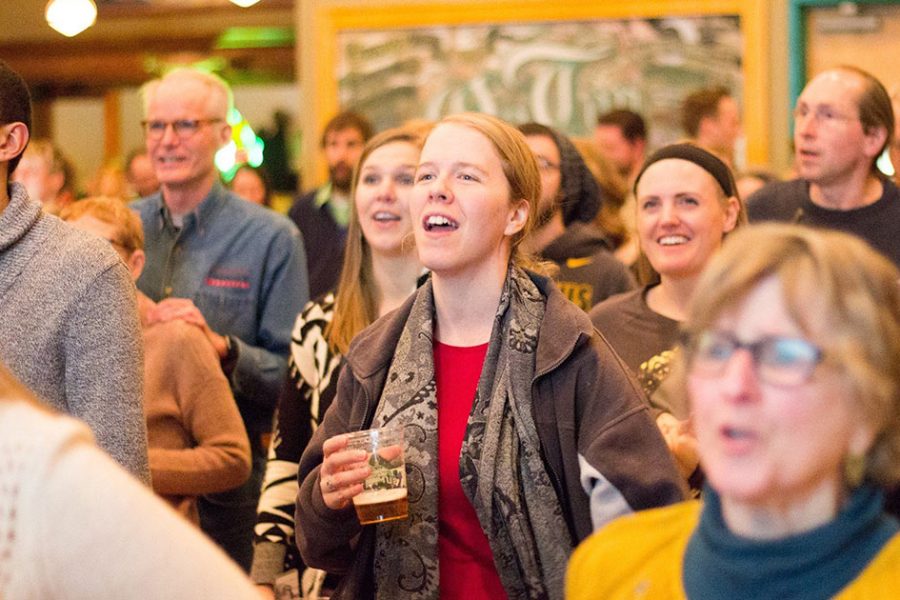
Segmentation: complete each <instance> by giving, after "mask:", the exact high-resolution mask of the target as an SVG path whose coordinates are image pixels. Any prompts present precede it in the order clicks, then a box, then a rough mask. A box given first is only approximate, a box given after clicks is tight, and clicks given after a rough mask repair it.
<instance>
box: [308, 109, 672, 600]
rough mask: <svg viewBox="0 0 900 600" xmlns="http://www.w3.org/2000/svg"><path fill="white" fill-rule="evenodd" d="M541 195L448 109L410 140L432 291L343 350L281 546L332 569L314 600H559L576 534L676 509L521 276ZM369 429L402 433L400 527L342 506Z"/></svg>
mask: <svg viewBox="0 0 900 600" xmlns="http://www.w3.org/2000/svg"><path fill="white" fill-rule="evenodd" d="M540 193H541V179H540V171H539V170H538V166H537V161H536V159H535V157H534V153H533V152H532V150H531V149H530V148H529V147H528V145H527V143H526V141H525V138H524V136H523V135H522V134H521V133H520V132H519V131H517V130H516V129H515V128H514V127H512V126H510V125H508V124H506V123H504V122H503V121H500V120H499V119H497V118H495V117H491V116H488V115H484V114H477V113H466V114H460V115H453V116H449V117H446V118H444V119H443V120H442V121H440V122H439V123H438V124H437V125H436V126H435V128H434V129H433V130H432V131H431V133H430V134H429V135H428V137H427V139H426V141H425V145H424V147H423V149H422V152H421V155H420V157H419V165H418V168H417V170H416V185H415V188H414V190H413V194H412V198H411V200H410V213H411V215H412V226H413V231H414V233H415V240H416V249H417V252H418V255H419V259H420V260H421V261H422V264H423V265H424V266H425V267H426V268H429V269H430V270H431V277H430V278H429V279H428V281H426V282H425V283H424V284H423V285H422V286H421V287H419V288H418V290H417V291H416V293H415V294H414V295H413V296H412V297H411V298H410V299H408V300H407V301H406V302H405V303H404V304H403V305H402V306H401V307H400V308H399V309H397V310H395V311H394V312H392V313H389V314H387V315H385V316H384V317H383V318H381V319H379V320H378V321H376V322H375V323H373V324H372V326H370V327H369V328H367V329H366V330H365V331H364V332H362V333H361V334H359V335H358V336H357V338H356V339H355V340H354V343H353V346H352V348H351V350H350V352H349V353H348V354H347V355H346V357H345V358H346V365H345V367H344V369H343V371H342V374H341V378H340V381H339V382H338V392H337V396H336V398H335V401H334V403H333V404H332V405H331V408H330V409H329V410H328V413H327V414H326V416H325V419H324V420H323V421H322V424H321V426H320V427H319V428H318V429H316V432H315V434H313V438H312V441H311V442H310V445H309V447H308V448H307V449H306V451H305V452H304V453H303V457H302V458H301V461H300V468H299V474H298V477H299V479H300V481H301V484H300V493H299V495H298V496H297V515H296V527H297V543H298V547H299V548H300V551H301V553H302V555H303V558H304V560H306V561H307V563H308V564H310V565H312V566H316V567H319V568H324V569H326V570H329V571H333V572H340V573H343V575H342V577H341V582H340V585H339V588H338V589H337V590H336V591H335V592H334V594H333V595H332V598H371V597H374V596H375V594H376V591H377V594H378V596H379V597H381V598H403V597H406V596H408V595H409V593H408V592H406V591H405V590H404V588H405V589H409V588H410V586H415V587H416V589H417V592H418V593H420V594H422V596H423V597H433V598H436V597H438V595H439V594H440V595H443V597H446V598H471V599H473V600H474V598H503V597H513V598H559V597H561V596H562V590H563V574H564V569H565V563H566V561H567V560H568V555H569V553H570V551H571V549H572V548H573V547H574V545H575V544H576V543H577V542H578V541H579V540H581V539H583V538H584V537H585V536H587V535H588V533H590V532H591V531H592V529H593V528H595V527H599V526H600V525H601V524H603V523H605V522H607V521H609V520H610V519H612V518H614V517H616V516H618V515H621V514H624V513H628V512H631V511H632V510H640V509H642V508H648V507H650V506H659V505H663V504H667V503H670V502H674V501H677V500H678V499H680V498H682V496H683V491H684V490H683V485H682V483H681V481H680V478H679V476H678V474H677V472H676V470H675V466H674V464H673V463H672V460H671V458H670V456H669V454H668V452H667V450H666V448H665V442H664V441H663V439H662V438H661V436H660V435H659V431H658V430H657V429H656V427H655V425H654V424H653V421H652V420H651V418H650V416H649V414H648V413H647V410H646V408H645V407H644V404H643V399H642V398H641V395H640V392H639V390H638V389H637V388H636V387H635V386H634V383H633V382H632V379H631V377H629V376H628V374H627V372H626V371H625V369H624V367H623V366H622V365H621V362H620V361H619V360H618V359H616V357H615V355H614V353H613V352H612V350H611V348H610V347H609V346H608V345H607V343H606V342H605V340H603V338H602V337H600V336H597V335H593V328H592V327H591V324H590V321H589V320H588V318H587V316H586V315H585V314H584V313H583V312H582V311H581V310H580V309H578V308H577V307H576V306H575V305H573V304H572V303H571V302H569V301H568V300H567V299H566V298H565V297H564V296H563V294H562V293H561V292H560V291H559V289H558V288H557V287H556V285H555V284H554V283H553V282H552V281H550V280H549V279H547V278H545V277H541V276H539V275H537V274H533V273H529V272H527V271H525V270H524V265H526V264H527V262H526V261H527V259H526V258H525V257H524V255H523V254H522V251H521V249H520V248H519V244H520V243H521V241H522V240H523V239H524V238H525V237H527V235H528V229H529V228H530V227H531V226H532V224H533V222H534V221H535V219H536V217H537V211H538V208H537V206H538V202H539V201H540ZM385 425H392V426H400V427H404V428H405V430H406V431H407V440H408V443H407V451H406V466H407V471H408V472H410V473H413V474H414V476H411V477H410V478H409V485H410V489H409V499H410V502H409V511H410V513H409V518H408V519H406V520H402V521H394V522H391V523H383V524H379V525H376V526H366V527H362V526H360V524H359V521H358V520H357V516H356V514H355V512H354V509H353V507H352V505H351V504H352V501H351V499H352V497H353V496H354V495H357V494H359V493H360V492H362V489H363V486H362V481H363V480H364V479H365V478H366V476H367V475H368V474H369V473H368V471H369V468H368V466H367V462H366V460H365V459H366V456H365V453H364V452H362V453H360V452H356V451H348V450H347V437H348V436H347V435H345V434H346V433H348V432H351V431H355V430H359V429H364V428H367V427H382V426H385ZM548 448H552V450H550V451H547V449H548ZM360 454H362V456H361V455H360Z"/></svg>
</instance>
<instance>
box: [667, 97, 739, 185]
mask: <svg viewBox="0 0 900 600" xmlns="http://www.w3.org/2000/svg"><path fill="white" fill-rule="evenodd" d="M681 127H682V128H683V129H684V132H685V133H686V134H687V136H688V137H689V138H690V139H691V141H693V142H694V143H696V144H697V145H698V146H701V147H703V148H706V149H707V150H709V151H710V152H712V153H713V154H715V155H716V156H718V157H719V158H721V159H722V160H723V161H725V163H726V164H727V165H728V166H729V167H731V168H732V169H734V168H737V164H736V163H735V145H736V144H737V142H738V138H740V137H741V109H740V107H739V106H738V103H737V101H736V100H735V99H734V96H732V95H731V92H730V91H729V90H728V88H726V87H725V86H716V87H710V88H703V89H699V90H696V91H694V92H691V93H690V94H688V96H687V97H686V98H685V99H684V101H683V102H682V104H681Z"/></svg>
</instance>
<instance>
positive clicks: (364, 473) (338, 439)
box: [319, 433, 372, 510]
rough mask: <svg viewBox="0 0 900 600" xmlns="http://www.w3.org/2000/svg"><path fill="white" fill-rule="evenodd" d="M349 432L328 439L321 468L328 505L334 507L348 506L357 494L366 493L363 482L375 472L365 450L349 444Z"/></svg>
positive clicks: (324, 497) (321, 481) (321, 479)
mask: <svg viewBox="0 0 900 600" xmlns="http://www.w3.org/2000/svg"><path fill="white" fill-rule="evenodd" d="M349 437H350V436H349V434H346V433H343V434H340V435H336V436H334V437H331V438H328V439H327V440H325V443H324V444H323V445H322V452H323V453H324V455H325V458H324V460H323V461H322V468H321V469H320V470H319V487H320V489H321V490H322V499H323V500H324V501H325V506H327V507H328V508H330V509H332V510H340V509H342V508H344V507H346V506H347V505H348V504H349V503H350V501H351V500H352V499H353V497H354V496H356V495H358V494H360V493H362V491H363V482H364V481H365V480H366V477H368V476H369V475H371V473H372V469H371V468H370V467H369V463H368V454H367V453H366V451H365V450H353V449H348V448H347V441H348V439H349Z"/></svg>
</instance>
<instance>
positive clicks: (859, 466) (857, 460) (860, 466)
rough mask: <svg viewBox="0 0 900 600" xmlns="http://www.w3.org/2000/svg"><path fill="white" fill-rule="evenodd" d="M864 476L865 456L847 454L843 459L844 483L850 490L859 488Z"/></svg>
mask: <svg viewBox="0 0 900 600" xmlns="http://www.w3.org/2000/svg"><path fill="white" fill-rule="evenodd" d="M865 475H866V455H865V454H856V453H853V452H851V453H849V454H847V456H845V457H844V481H845V482H846V483H847V485H848V486H850V487H851V488H857V487H859V486H860V485H861V484H862V482H863V478H864V477H865Z"/></svg>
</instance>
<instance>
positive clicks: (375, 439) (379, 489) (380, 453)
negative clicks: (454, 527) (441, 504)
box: [347, 427, 409, 525]
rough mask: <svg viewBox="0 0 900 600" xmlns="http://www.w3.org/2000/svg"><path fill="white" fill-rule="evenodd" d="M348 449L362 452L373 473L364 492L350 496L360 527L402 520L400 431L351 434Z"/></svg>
mask: <svg viewBox="0 0 900 600" xmlns="http://www.w3.org/2000/svg"><path fill="white" fill-rule="evenodd" d="M347 448H348V449H350V450H365V451H366V453H367V454H368V461H369V467H371V469H372V474H371V475H369V476H368V477H367V478H366V480H365V482H364V483H363V491H362V492H361V493H360V494H357V495H356V496H354V497H353V505H354V506H355V507H356V516H357V517H359V522H360V523H361V524H363V525H369V524H371V523H384V522H386V521H394V520H397V519H405V518H406V515H407V512H408V509H409V508H408V507H409V505H408V503H407V499H406V465H405V463H404V462H403V428H401V427H384V428H381V429H367V430H365V431H356V432H354V433H351V434H350V437H349V439H348V441H347Z"/></svg>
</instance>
